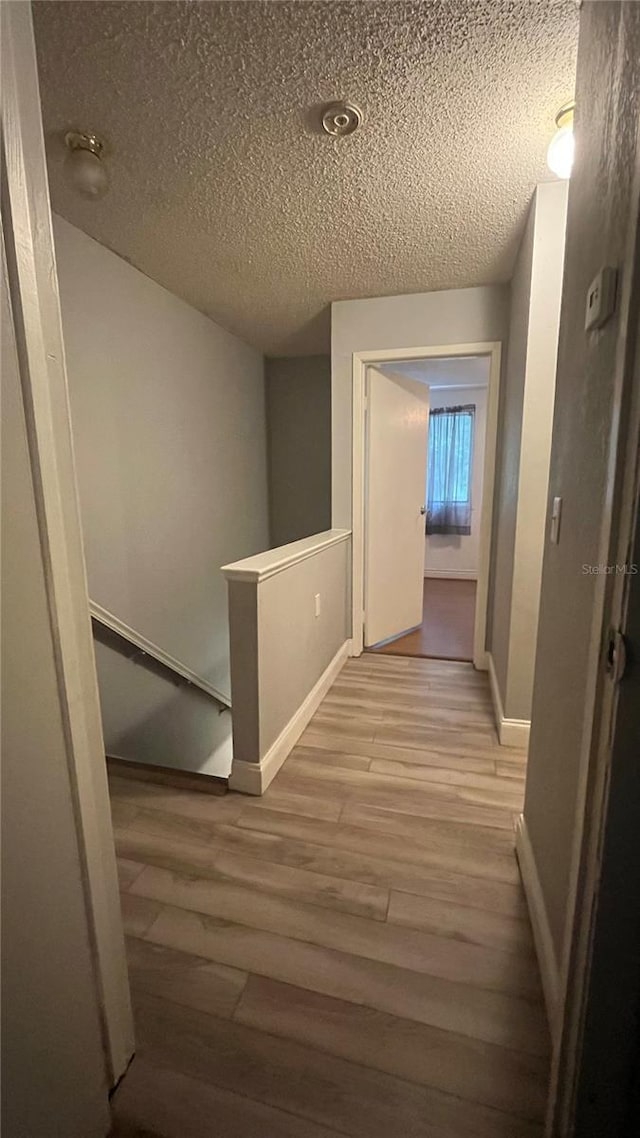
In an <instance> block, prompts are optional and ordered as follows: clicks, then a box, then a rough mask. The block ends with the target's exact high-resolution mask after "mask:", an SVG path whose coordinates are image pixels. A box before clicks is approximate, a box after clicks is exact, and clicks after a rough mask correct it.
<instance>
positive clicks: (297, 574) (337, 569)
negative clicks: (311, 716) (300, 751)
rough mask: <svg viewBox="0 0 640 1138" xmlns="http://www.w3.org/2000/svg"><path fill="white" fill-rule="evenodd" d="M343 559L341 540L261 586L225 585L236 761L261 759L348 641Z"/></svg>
mask: <svg viewBox="0 0 640 1138" xmlns="http://www.w3.org/2000/svg"><path fill="white" fill-rule="evenodd" d="M349 555H350V540H349V539H348V538H347V539H346V540H343V541H340V542H339V543H338V544H335V545H330V546H328V547H326V548H324V549H319V550H318V551H317V552H316V553H314V554H313V555H312V556H307V557H305V559H304V560H301V561H297V562H295V564H293V565H289V566H286V567H285V568H283V569H282V570H280V571H279V572H276V573H274V574H273V575H272V576H269V577H267V579H266V580H264V581H262V582H260V583H256V582H252V581H238V580H230V581H229V598H230V612H231V633H232V635H231V665H232V678H233V701H234V712H233V731H234V757H235V758H236V759H237V760H241V761H242V762H247V763H257V762H258V761H259V760H260V759H261V758H263V757H264V755H265V754H266V752H267V751H268V750H269V747H270V746H271V745H272V743H274V742H275V740H276V739H277V737H278V735H279V734H280V732H281V731H282V730H283V728H284V727H286V726H287V724H288V723H289V720H290V719H291V718H292V717H293V716H294V715H295V713H296V712H297V711H298V710H299V708H300V706H301V705H302V703H303V702H304V700H305V699H306V697H307V696H308V695H309V692H310V691H311V690H312V688H313V687H314V686H315V684H316V683H317V681H318V680H319V679H320V677H321V675H322V673H323V672H324V671H325V669H326V668H327V666H328V665H329V664H330V662H331V660H332V659H333V657H334V656H335V654H336V652H337V651H338V649H339V648H340V647H341V646H342V645H343V644H344V642H345V640H346V639H347V637H348V635H349V634H348V631H347V626H348V619H349V615H348V607H349V580H348V573H349V566H350V560H349ZM316 594H319V595H320V606H321V611H320V615H319V616H318V617H316V615H315V596H316Z"/></svg>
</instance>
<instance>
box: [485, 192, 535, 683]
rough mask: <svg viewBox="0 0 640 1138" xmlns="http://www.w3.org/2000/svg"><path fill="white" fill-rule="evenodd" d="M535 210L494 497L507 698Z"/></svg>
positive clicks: (495, 623) (493, 588)
mask: <svg viewBox="0 0 640 1138" xmlns="http://www.w3.org/2000/svg"><path fill="white" fill-rule="evenodd" d="M534 223H535V211H534V209H533V207H532V208H531V209H530V210H529V213H528V216H527V222H526V225H525V230H524V234H523V237H522V242H521V244H520V249H519V252H518V258H517V261H516V267H515V270H514V274H513V278H512V281H511V308H510V313H509V344H508V348H507V354H506V361H505V366H504V367H503V372H502V388H501V392H500V410H499V417H498V453H497V459H496V487H495V492H494V531H493V535H492V538H493V541H492V545H493V548H492V563H491V572H490V576H489V597H490V600H489V620H488V622H487V645H488V647H489V649H490V651H491V655H492V657H493V663H494V667H495V671H496V678H497V680H498V686H499V688H500V693H501V695H502V699H503V706H504V697H505V693H506V690H507V670H508V664H509V632H510V626H511V594H512V588H513V557H514V551H515V538H516V508H517V502H518V474H519V470H520V440H521V435H522V408H523V404H524V380H525V371H526V363H527V339H528V336H529V301H530V294H531V266H532V264H533V232H534Z"/></svg>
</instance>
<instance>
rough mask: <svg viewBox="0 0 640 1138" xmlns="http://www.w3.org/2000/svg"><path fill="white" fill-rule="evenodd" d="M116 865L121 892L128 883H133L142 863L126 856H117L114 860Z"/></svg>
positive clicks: (141, 867) (141, 868) (142, 866)
mask: <svg viewBox="0 0 640 1138" xmlns="http://www.w3.org/2000/svg"><path fill="white" fill-rule="evenodd" d="M116 867H117V870H118V882H119V885H120V889H121V891H122V892H123V893H124V892H125V891H126V890H127V889H128V888H129V886H130V885H133V882H134V881H135V879H136V877H138V876H139V875H140V874H141V873H142V870H143V869H144V865H142V864H141V863H140V862H138V861H132V860H131V859H130V858H126V857H119V858H118V859H117V861H116Z"/></svg>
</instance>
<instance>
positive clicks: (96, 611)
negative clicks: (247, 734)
mask: <svg viewBox="0 0 640 1138" xmlns="http://www.w3.org/2000/svg"><path fill="white" fill-rule="evenodd" d="M89 612H90V613H91V616H92V617H93V619H94V620H97V621H98V623H99V624H102V625H104V627H105V628H109V629H110V630H111V631H112V632H115V633H117V635H118V636H121V637H122V638H123V639H124V640H128V641H129V643H130V644H133V645H134V647H136V648H139V649H140V651H141V652H142V653H143V655H145V656H151V657H152V658H153V659H154V660H157V661H158V662H159V663H160V664H164V666H165V668H170V669H171V671H172V672H176V673H177V674H178V675H179V676H182V678H183V679H184V680H186V681H187V683H189V684H193V686H194V687H197V688H200V689H201V690H202V691H204V692H206V693H207V695H210V696H213V698H214V699H215V700H217V701H218V703H222V704H224V706H225V707H231V697H230V696H228V695H225V693H224V692H221V691H219V690H218V688H215V687H214V686H213V684H210V683H209V681H208V680H205V679H204V678H203V677H202V676H199V675H198V673H197V672H194V671H192V669H191V668H189V667H188V666H187V664H183V663H181V661H180V660H176V658H175V656H171V655H170V654H169V652H165V651H164V648H159V647H158V645H157V644H154V643H153V641H152V640H147V638H146V636H143V635H142V633H141V632H136V630H135V628H131V627H130V625H128V624H125V622H124V621H123V620H120V618H119V617H117V616H114V614H113V613H112V612H109V610H108V609H105V608H103V607H102V605H99V604H96V602H95V601H91V600H90V601H89Z"/></svg>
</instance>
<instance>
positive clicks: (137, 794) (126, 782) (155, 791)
mask: <svg viewBox="0 0 640 1138" xmlns="http://www.w3.org/2000/svg"><path fill="white" fill-rule="evenodd" d="M109 789H110V794H111V800H112V802H114V801H115V802H121V803H124V804H125V805H127V806H130V807H134V808H139V807H142V808H144V809H146V810H162V811H164V812H165V813H167V814H176V815H181V816H182V817H184V818H190V819H193V820H194V821H199V822H213V821H222V820H223V819H224V820H225V821H227V822H232V821H235V819H236V818H237V817H238V815H239V813H240V811H241V810H242V809H243V808H244V805H245V800H244V798H243V796H242V795H241V794H234V793H233V792H230V793H229V794H225V795H213V794H200V793H198V791H193V790H178V789H177V788H176V787H171V786H162V785H161V784H160V783H154V782H142V781H140V780H139V779H129V778H118V777H117V776H116V775H111V776H110V778H109Z"/></svg>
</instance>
